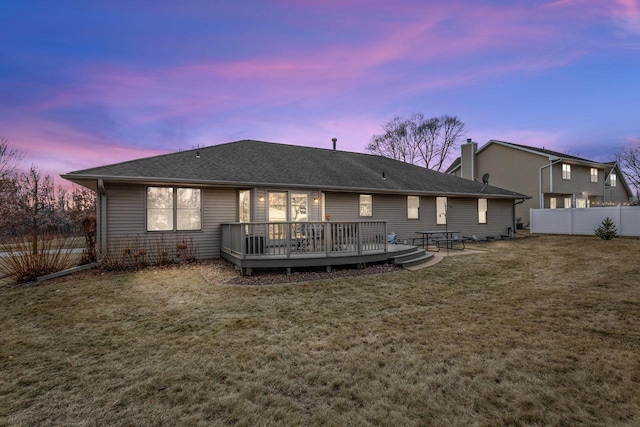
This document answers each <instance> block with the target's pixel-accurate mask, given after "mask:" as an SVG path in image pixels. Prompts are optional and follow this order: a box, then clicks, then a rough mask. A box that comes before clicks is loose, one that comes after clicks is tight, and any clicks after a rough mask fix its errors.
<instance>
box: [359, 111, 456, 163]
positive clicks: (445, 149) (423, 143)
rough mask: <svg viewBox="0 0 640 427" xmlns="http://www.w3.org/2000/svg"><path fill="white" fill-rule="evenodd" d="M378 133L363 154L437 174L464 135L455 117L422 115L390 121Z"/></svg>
mask: <svg viewBox="0 0 640 427" xmlns="http://www.w3.org/2000/svg"><path fill="white" fill-rule="evenodd" d="M382 129H383V130H384V133H382V134H380V135H373V137H371V142H370V143H369V145H367V151H369V152H370V153H373V154H377V155H380V156H384V157H390V158H392V159H396V160H400V161H403V162H406V163H411V164H414V165H418V166H423V167H426V168H428V169H434V170H437V171H440V170H442V169H443V168H444V167H445V165H446V164H447V163H448V160H449V157H450V155H451V152H452V149H453V147H454V146H455V145H457V143H458V142H459V141H460V140H461V139H462V138H463V137H464V131H465V129H464V123H462V122H461V121H460V120H459V119H458V118H457V117H455V116H446V115H445V116H441V117H431V118H425V116H424V115H423V114H422V113H416V114H413V115H412V116H411V117H410V118H408V119H402V118H400V117H394V118H393V119H392V120H391V121H390V122H388V123H386V124H384V125H383V126H382Z"/></svg>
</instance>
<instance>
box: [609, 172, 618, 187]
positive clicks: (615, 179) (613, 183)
mask: <svg viewBox="0 0 640 427" xmlns="http://www.w3.org/2000/svg"><path fill="white" fill-rule="evenodd" d="M616 185H618V176H617V175H616V174H615V173H613V172H612V173H611V174H610V175H609V186H611V187H615V186H616Z"/></svg>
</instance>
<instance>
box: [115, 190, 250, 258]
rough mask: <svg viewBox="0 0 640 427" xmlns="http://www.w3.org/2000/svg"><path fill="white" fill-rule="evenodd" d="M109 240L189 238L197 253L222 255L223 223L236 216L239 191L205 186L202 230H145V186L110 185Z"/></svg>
mask: <svg viewBox="0 0 640 427" xmlns="http://www.w3.org/2000/svg"><path fill="white" fill-rule="evenodd" d="M106 190H107V199H108V204H107V242H108V244H110V245H116V244H121V243H119V242H123V241H125V240H126V239H148V240H153V241H155V239H160V238H161V239H163V240H164V241H165V242H167V243H170V244H174V243H175V241H176V240H182V239H187V240H188V241H193V243H194V244H195V245H197V247H198V257H199V258H203V259H207V258H219V257H220V240H221V236H220V224H221V223H225V222H235V221H236V220H237V210H238V208H237V204H238V198H237V192H236V190H234V189H221V188H202V230H199V231H188V232H184V231H177V232H173V231H167V232H147V231H146V210H145V203H146V200H145V198H146V186H132V185H127V186H122V185H109V186H108V187H107V189H106Z"/></svg>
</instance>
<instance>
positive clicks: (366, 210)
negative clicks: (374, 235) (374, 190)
mask: <svg viewBox="0 0 640 427" xmlns="http://www.w3.org/2000/svg"><path fill="white" fill-rule="evenodd" d="M371 204H372V196H371V194H361V195H360V216H372V215H373V209H372V206H371Z"/></svg>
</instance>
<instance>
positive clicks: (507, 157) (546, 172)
mask: <svg viewBox="0 0 640 427" xmlns="http://www.w3.org/2000/svg"><path fill="white" fill-rule="evenodd" d="M446 173H448V174H452V175H455V176H458V177H462V178H465V179H469V180H475V181H482V178H483V177H486V178H487V179H488V181H489V182H490V183H491V185H495V186H498V187H501V188H507V189H510V190H513V191H515V192H518V193H521V194H527V195H530V196H531V198H530V199H528V200H525V201H524V202H523V203H521V204H519V205H517V206H516V212H515V214H516V217H517V226H518V227H519V228H520V227H527V226H528V224H529V209H531V208H533V209H543V208H550V209H560V208H587V207H590V206H603V205H618V204H627V203H628V202H629V201H630V199H631V197H632V193H631V190H630V189H629V186H628V185H627V183H626V181H625V179H624V176H623V175H622V173H621V172H620V170H619V168H618V167H617V165H616V163H615V162H613V163H600V162H595V161H591V160H587V159H583V158H580V157H576V156H571V155H568V154H562V153H558V152H554V151H550V150H546V149H544V148H535V147H529V146H524V145H519V144H513V143H510V142H504V141H496V140H491V141H489V142H488V143H487V144H485V145H484V146H483V147H481V148H480V149H478V144H477V143H476V142H472V141H471V140H467V143H466V144H463V145H462V146H461V156H460V157H459V158H458V159H456V160H455V161H454V162H453V163H452V164H451V166H450V167H449V168H448V169H447V171H446Z"/></svg>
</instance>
